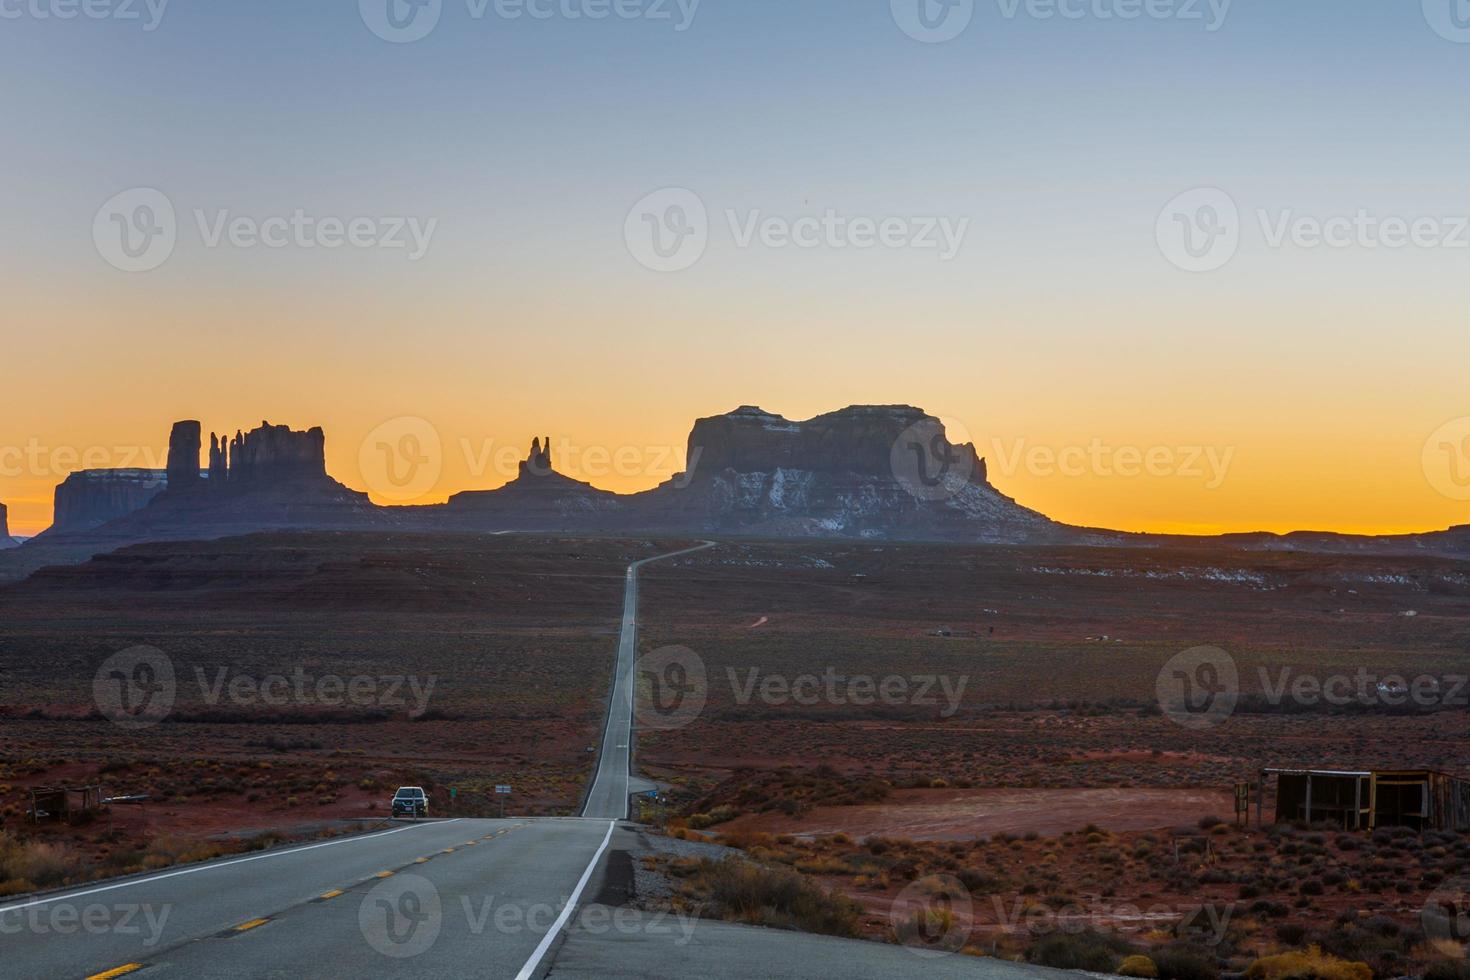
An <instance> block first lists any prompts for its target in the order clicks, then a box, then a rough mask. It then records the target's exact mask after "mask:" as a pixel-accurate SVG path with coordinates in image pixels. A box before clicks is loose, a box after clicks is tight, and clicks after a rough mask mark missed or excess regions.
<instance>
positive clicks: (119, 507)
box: [51, 469, 168, 532]
mask: <svg viewBox="0 0 1470 980" xmlns="http://www.w3.org/2000/svg"><path fill="white" fill-rule="evenodd" d="M167 486H168V471H166V470H144V469H122V470H78V471H77V472H75V473H72V474H70V475H68V476H67V478H66V479H65V480H63V481H62V482H61V483H60V485H58V486H57V488H56V497H55V509H54V516H53V518H52V523H51V531H54V532H68V531H88V530H91V529H92V528H94V527H101V526H102V525H103V524H106V523H107V522H108V521H114V520H117V519H118V518H119V517H125V516H127V515H128V514H131V513H133V512H134V511H139V510H142V509H143V508H144V507H147V506H148V504H149V502H150V501H152V500H153V498H154V497H156V496H158V495H159V494H160V493H162V492H163V491H164V489H165V488H166V487H167Z"/></svg>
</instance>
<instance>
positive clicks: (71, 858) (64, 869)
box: [0, 832, 82, 894]
mask: <svg viewBox="0 0 1470 980" xmlns="http://www.w3.org/2000/svg"><path fill="white" fill-rule="evenodd" d="M81 869H82V861H81V858H80V857H78V856H77V854H76V853H75V852H73V851H72V849H71V848H69V847H67V846H66V845H65V844H52V843H48V842H45V841H22V840H19V839H17V838H15V837H12V836H11V835H9V834H6V833H4V832H0V883H5V882H15V883H17V884H16V885H15V886H13V887H12V889H11V893H12V894H14V893H19V892H22V891H31V890H33V889H36V888H50V887H53V886H56V885H63V884H66V882H67V880H68V879H71V878H74V877H75V876H77V875H79V874H80V873H81ZM20 885H29V886H30V887H29V888H23V887H20Z"/></svg>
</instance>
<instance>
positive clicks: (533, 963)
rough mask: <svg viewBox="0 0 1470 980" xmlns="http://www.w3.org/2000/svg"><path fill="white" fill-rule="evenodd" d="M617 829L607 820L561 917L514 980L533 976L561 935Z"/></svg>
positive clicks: (524, 979) (616, 824)
mask: <svg viewBox="0 0 1470 980" xmlns="http://www.w3.org/2000/svg"><path fill="white" fill-rule="evenodd" d="M617 827H618V822H617V821H616V820H609V821H608V822H607V836H606V837H604V838H602V846H601V847H599V848H598V849H597V853H596V854H594V855H592V861H591V862H590V863H589V864H588V865H587V870H586V871H583V872H582V880H581V881H579V882H577V888H576V890H575V891H573V892H572V897H571V898H569V899H567V906H566V908H564V909H562V910H561V915H560V916H558V917H557V920H556V921H555V922H554V923H552V925H551V929H550V931H548V932H547V933H546V935H544V936H542V937H541V945H539V946H537V947H536V952H534V953H532V954H531V958H530V959H529V960H526V965H525V966H523V967H521V972H520V973H517V974H516V980H530V978H531V977H533V976H535V974H536V970H537V969H538V968H540V966H541V960H542V959H543V958H545V956H546V951H547V950H548V949H550V948H551V944H552V943H553V942H555V941H556V937H557V936H559V935H561V931H562V929H563V928H564V927H565V926H566V924H567V920H568V919H570V918H571V917H572V913H573V912H574V911H576V909H577V900H578V899H579V898H581V897H582V890H583V889H584V888H586V887H587V882H588V881H589V880H591V878H592V872H593V871H594V870H596V868H597V862H599V861H601V860H602V855H603V852H605V851H606V850H607V845H608V843H609V842H611V841H612V835H613V831H614V830H616V829H617Z"/></svg>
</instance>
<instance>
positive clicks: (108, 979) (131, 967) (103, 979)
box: [87, 963, 143, 980]
mask: <svg viewBox="0 0 1470 980" xmlns="http://www.w3.org/2000/svg"><path fill="white" fill-rule="evenodd" d="M141 969H143V964H142V963H128V964H127V965H125V966H119V967H117V968H116V969H112V970H108V971H107V972H105V973H94V974H92V975H91V976H90V977H88V978H87V980H112V978H113V977H120V976H123V975H124V974H128V973H132V972H133V971H135V970H141Z"/></svg>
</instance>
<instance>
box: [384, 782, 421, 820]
mask: <svg viewBox="0 0 1470 980" xmlns="http://www.w3.org/2000/svg"><path fill="white" fill-rule="evenodd" d="M428 815H429V795H428V794H427V793H425V792H424V790H423V787H420V786H400V787H398V792H396V793H394V794H393V816H395V817H398V816H409V817H427V816H428Z"/></svg>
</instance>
